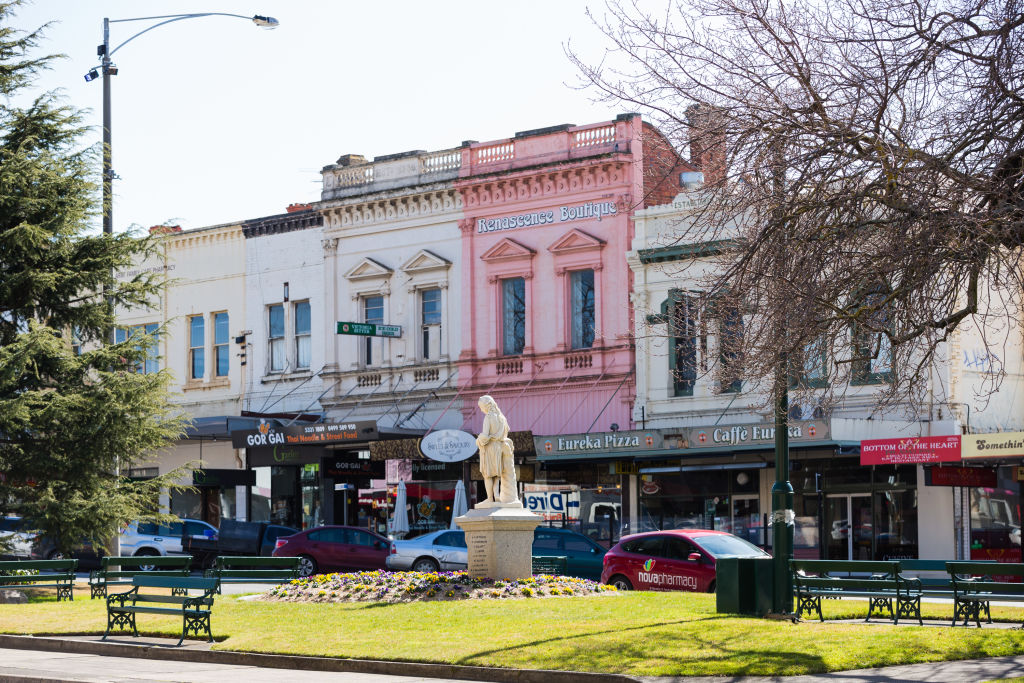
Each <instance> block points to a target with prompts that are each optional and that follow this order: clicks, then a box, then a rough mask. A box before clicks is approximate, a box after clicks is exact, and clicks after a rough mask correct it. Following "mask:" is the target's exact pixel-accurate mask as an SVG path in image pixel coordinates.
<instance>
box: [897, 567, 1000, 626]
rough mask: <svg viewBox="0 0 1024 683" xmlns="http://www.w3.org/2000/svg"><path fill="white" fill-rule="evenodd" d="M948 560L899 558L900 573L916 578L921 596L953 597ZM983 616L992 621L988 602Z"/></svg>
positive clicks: (950, 598) (909, 578) (985, 604)
mask: <svg viewBox="0 0 1024 683" xmlns="http://www.w3.org/2000/svg"><path fill="white" fill-rule="evenodd" d="M949 561H950V560H900V561H899V563H900V573H901V574H903V576H904V578H906V579H907V580H908V581H910V580H911V579H917V581H918V582H919V587H920V589H921V597H924V598H945V599H948V600H952V599H953V577H951V576H950V575H949V572H947V571H946V563H947V562H949ZM980 564H998V562H996V561H995V560H984V561H980ZM984 609H985V617H986V618H987V619H988V623H990V624H991V623H992V615H991V613H990V610H989V604H988V603H987V602H986V603H984ZM965 623H966V622H965Z"/></svg>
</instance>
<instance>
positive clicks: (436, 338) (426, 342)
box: [420, 288, 441, 360]
mask: <svg viewBox="0 0 1024 683" xmlns="http://www.w3.org/2000/svg"><path fill="white" fill-rule="evenodd" d="M420 306H421V314H422V315H421V317H422V318H423V359H424V360H430V359H431V358H439V357H440V356H441V290H440V289H438V288H434V289H424V290H423V291H422V292H420Z"/></svg>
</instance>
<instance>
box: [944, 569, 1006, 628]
mask: <svg viewBox="0 0 1024 683" xmlns="http://www.w3.org/2000/svg"><path fill="white" fill-rule="evenodd" d="M946 571H947V572H949V578H950V582H951V583H952V585H953V623H952V624H950V625H951V626H956V622H957V620H958V619H960V618H961V617H962V618H963V620H964V626H966V625H967V621H968V620H969V619H974V623H975V624H977V625H978V628H981V611H982V609H984V610H985V612H986V616H988V617H989V621H991V616H990V615H989V614H988V612H989V604H990V603H991V602H992V601H993V600H999V601H1005V602H1024V583H1011V582H1010V581H1007V580H1005V579H1003V580H997V578H1001V577H1010V578H1011V579H1017V580H1018V581H1020V580H1022V579H1024V564H1016V563H1013V564H1011V563H1008V562H996V563H992V562H946Z"/></svg>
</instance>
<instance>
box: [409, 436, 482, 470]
mask: <svg viewBox="0 0 1024 683" xmlns="http://www.w3.org/2000/svg"><path fill="white" fill-rule="evenodd" d="M476 451H477V446H476V438H475V437H474V436H473V435H472V434H468V433H466V432H463V431H459V430H458V429H439V430H437V431H436V432H430V433H429V434H427V435H426V436H424V437H423V438H422V439H420V452H421V453H423V455H425V456H427V457H428V458H430V459H431V460H437V461H439V462H460V461H462V460H465V459H466V458H469V457H470V456H472V455H473V454H474V453H476Z"/></svg>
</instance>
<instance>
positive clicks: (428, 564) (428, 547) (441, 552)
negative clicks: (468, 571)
mask: <svg viewBox="0 0 1024 683" xmlns="http://www.w3.org/2000/svg"><path fill="white" fill-rule="evenodd" d="M468 565H469V554H468V552H467V550H466V536H465V534H464V533H463V532H462V531H450V530H447V529H445V530H442V531H432V532H430V533H429V534H423V535H422V536H417V537H416V538H413V539H411V540H408V541H392V542H391V553H390V554H389V555H388V559H387V566H388V569H390V570H391V571H404V570H407V569H411V570H413V571H417V572H437V571H443V572H453V571H461V570H463V569H465V568H466V567H467V566H468Z"/></svg>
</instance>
